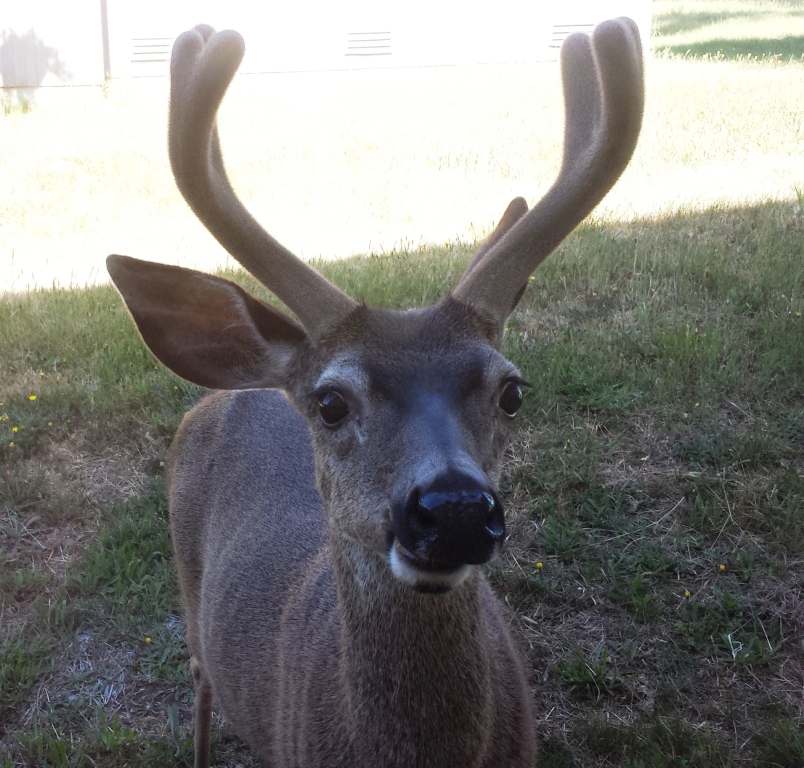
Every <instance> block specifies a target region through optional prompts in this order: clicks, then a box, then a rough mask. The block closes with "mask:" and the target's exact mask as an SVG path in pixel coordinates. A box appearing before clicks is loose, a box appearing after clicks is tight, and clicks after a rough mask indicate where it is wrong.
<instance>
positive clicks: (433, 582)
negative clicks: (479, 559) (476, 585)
mask: <svg viewBox="0 0 804 768" xmlns="http://www.w3.org/2000/svg"><path fill="white" fill-rule="evenodd" d="M388 559H389V561H390V563H391V572H392V573H393V574H394V576H396V577H397V578H398V579H399V580H400V581H404V582H405V584H409V585H410V586H411V587H413V588H414V589H418V590H421V591H424V592H448V591H449V590H450V589H455V587H457V586H459V585H461V584H462V583H463V582H464V580H465V579H466V577H467V576H468V575H469V574H470V573H471V572H472V566H471V565H462V566H460V567H459V568H457V569H455V570H454V571H424V570H422V569H421V568H417V567H416V566H415V565H413V563H411V562H410V561H409V560H408V559H407V558H406V557H405V556H404V555H402V554H400V553H399V552H398V551H397V548H396V545H394V546H393V547H391V552H390V553H389V555H388Z"/></svg>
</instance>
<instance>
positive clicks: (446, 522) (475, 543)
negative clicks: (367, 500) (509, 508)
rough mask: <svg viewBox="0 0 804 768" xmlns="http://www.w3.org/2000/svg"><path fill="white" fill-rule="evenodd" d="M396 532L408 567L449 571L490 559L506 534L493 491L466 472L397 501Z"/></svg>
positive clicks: (394, 521) (430, 484) (410, 492)
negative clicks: (400, 501) (398, 502)
mask: <svg viewBox="0 0 804 768" xmlns="http://www.w3.org/2000/svg"><path fill="white" fill-rule="evenodd" d="M392 522H393V529H394V536H395V537H396V540H397V541H398V543H399V546H400V548H401V551H402V554H403V555H404V556H405V558H406V559H407V560H408V563H409V565H411V566H413V567H415V568H417V569H420V570H422V571H428V572H450V571H456V570H458V569H459V568H461V567H463V566H467V565H479V564H481V563H486V562H488V561H489V560H491V559H492V558H493V557H495V556H496V555H497V554H499V552H500V550H501V548H502V544H503V540H504V538H505V515H504V510H503V505H502V503H501V502H500V500H499V498H498V497H497V494H496V493H495V492H494V491H493V489H491V488H489V487H488V486H486V485H485V484H483V483H481V482H479V481H478V480H476V479H475V478H473V477H471V476H469V475H466V474H463V473H454V474H453V473H450V474H445V475H441V476H439V477H437V478H435V480H433V481H432V482H431V483H429V484H427V485H426V486H424V487H420V486H416V487H414V488H413V489H411V490H410V491H409V492H408V494H407V495H406V497H405V498H404V500H403V501H402V503H400V504H396V505H394V510H393V520H392Z"/></svg>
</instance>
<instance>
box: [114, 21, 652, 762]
mask: <svg viewBox="0 0 804 768" xmlns="http://www.w3.org/2000/svg"><path fill="white" fill-rule="evenodd" d="M243 50H244V45H243V41H242V39H241V37H240V36H239V35H238V34H237V33H235V32H231V31H227V32H220V33H218V34H213V32H212V30H211V29H209V28H207V27H198V28H196V29H195V30H192V31H190V32H185V33H184V34H183V35H181V36H180V37H179V38H178V40H177V41H176V44H175V47H174V50H173V57H172V64H171V95H170V128H169V154H170V161H171V165H172V168H173V173H174V175H175V178H176V182H177V184H178V186H179V189H180V190H181V192H182V194H183V195H184V197H185V199H186V200H187V202H188V203H189V205H190V207H191V208H192V210H193V211H194V212H195V214H196V215H197V216H198V218H199V219H200V220H201V221H202V222H203V223H204V225H206V227H207V228H208V229H209V230H210V232H211V233H212V234H213V235H214V236H215V237H216V238H217V239H218V240H219V241H220V243H221V244H222V245H223V246H224V247H225V248H226V249H227V250H228V251H229V253H231V254H232V255H233V256H234V257H235V258H236V259H237V260H238V261H239V262H240V263H241V264H242V265H243V267H245V268H246V269H247V270H248V271H249V272H251V273H252V274H253V275H255V276H256V277H257V278H258V279H259V280H260V281H261V282H262V283H264V284H265V285H266V286H267V287H268V288H269V289H270V290H271V291H272V292H273V293H274V294H275V295H276V296H277V297H278V298H280V299H281V300H282V301H283V302H284V303H285V304H286V305H287V307H289V308H290V309H291V310H292V311H293V312H294V313H295V315H296V318H298V319H293V318H291V316H290V315H288V314H285V313H284V312H280V311H279V310H277V309H274V308H272V307H270V306H268V305H266V304H264V303H262V302H261V301H258V300H257V299H255V298H253V297H251V296H250V295H248V294H247V293H246V292H245V291H243V290H242V289H241V288H240V287H238V286H237V285H235V284H234V283H231V282H228V281H226V280H223V279H220V278H218V277H214V276H210V275H206V274H202V273H200V272H195V271H191V270H187V269H181V268H178V267H174V266H164V265H157V264H153V263H149V262H144V261H138V260H135V259H131V258H128V257H124V256H110V257H109V259H108V262H107V263H108V268H109V272H110V273H111V276H112V278H113V280H114V283H115V284H116V286H117V288H118V289H119V291H120V293H121V294H122V296H123V298H124V300H125V302H126V304H127V305H128V308H129V310H130V311H131V314H132V315H133V317H134V320H135V322H136V325H137V327H138V329H139V331H140V333H141V335H142V338H143V339H144V341H145V343H146V344H147V345H148V346H149V347H150V348H151V350H152V351H153V353H154V354H155V355H156V357H158V358H159V360H161V361H162V362H163V363H164V364H165V365H166V366H168V367H169V368H171V369H172V370H173V371H175V372H176V373H177V374H178V375H179V376H183V377H184V378H186V379H188V380H189V381H192V382H195V383H196V384H200V385H202V386H205V387H210V388H213V389H220V390H229V391H226V392H217V393H214V394H212V395H210V396H209V397H207V398H206V399H204V400H202V401H201V402H200V403H199V404H198V405H197V406H196V407H195V408H193V409H192V410H191V411H190V412H189V413H188V414H187V416H186V417H185V419H184V421H183V423H182V425H181V427H180V429H179V431H178V433H177V435H176V438H175V440H174V443H173V446H172V448H171V457H170V485H169V495H170V519H171V531H172V537H173V544H174V547H175V553H176V564H177V568H178V574H179V582H180V587H181V594H182V597H183V601H184V607H185V611H186V620H187V644H188V646H189V650H190V653H191V669H192V674H193V677H194V682H195V693H196V702H195V765H196V766H199V767H200V766H207V765H208V762H209V752H210V728H211V713H212V702H213V700H214V701H215V702H216V705H217V706H219V708H220V711H221V712H222V713H223V714H224V716H225V717H226V718H227V719H228V720H229V721H230V722H231V723H232V725H233V726H234V728H235V729H236V731H237V732H238V733H239V734H240V735H241V736H242V737H243V738H244V739H245V740H246V741H247V742H248V743H249V745H250V746H251V748H252V749H253V750H254V751H255V752H256V753H257V754H258V755H259V756H260V757H261V758H262V759H263V760H264V761H265V763H266V764H267V765H269V766H277V767H281V768H285V767H289V766H297V767H298V768H316V767H324V766H349V767H355V768H379V767H382V766H388V767H389V768H390V767H391V766H398V767H400V768H401V767H402V766H404V768H417V767H420V768H423V767H425V766H426V767H427V768H469V767H470V766H476V767H480V766H484V767H487V768H488V767H490V766H495V767H497V768H509V767H511V768H513V767H514V766H516V767H520V766H528V768H531V767H532V766H533V765H534V762H535V759H536V736H535V732H534V731H535V728H534V720H533V715H532V701H531V695H530V693H529V687H528V683H527V678H526V674H525V672H524V669H523V665H522V662H521V661H520V659H519V657H518V654H517V651H516V650H515V647H514V644H513V642H512V639H511V636H510V634H509V632H508V629H507V626H506V622H505V620H504V617H503V611H502V608H501V605H500V603H499V601H498V600H497V598H496V597H495V596H494V595H493V593H492V590H491V588H490V586H489V584H488V582H487V580H486V578H485V576H484V575H483V573H482V569H480V568H479V566H481V565H482V564H484V563H486V562H488V561H489V560H491V559H492V558H494V557H495V556H496V555H497V554H498V553H499V552H500V550H501V548H502V546H503V541H504V539H505V519H504V514H503V505H502V503H501V501H500V498H499V495H498V493H497V490H496V487H497V482H498V474H499V463H500V457H501V453H502V451H503V449H504V447H505V445H506V441H507V440H508V439H509V436H510V434H511V431H512V429H513V426H514V417H515V415H516V413H517V410H518V409H519V407H520V405H521V403H522V388H523V387H524V386H525V382H524V381H523V380H522V377H521V375H520V373H519V372H518V370H517V368H516V367H515V366H514V365H513V364H512V363H511V362H509V361H508V360H506V359H505V357H503V355H502V354H501V353H500V351H499V349H500V345H501V341H502V336H503V330H504V324H505V322H506V319H507V317H508V315H509V314H510V313H511V312H512V311H513V309H514V307H515V306H516V304H517V302H518V301H519V298H520V297H521V295H522V293H523V290H524V286H525V285H526V284H527V281H528V277H529V276H530V274H531V273H532V272H533V271H534V269H535V268H536V267H537V266H538V265H539V263H540V262H541V261H542V260H543V259H544V258H545V257H546V256H547V255H548V254H549V253H550V252H551V251H552V250H554V248H555V247H556V246H557V245H558V244H559V243H560V242H561V241H562V240H563V239H564V238H565V237H566V236H567V235H568V234H569V233H570V232H571V231H572V230H573V229H574V228H575V227H576V226H577V225H578V223H579V222H580V221H581V220H582V219H584V218H585V217H586V215H587V214H588V213H589V212H590V211H591V210H592V209H593V208H594V207H595V206H596V205H597V203H598V202H599V201H600V200H601V199H602V198H603V196H604V195H605V194H606V193H607V191H608V190H609V189H610V188H611V186H612V185H613V184H614V183H615V181H616V180H617V178H618V177H619V176H620V174H621V173H622V171H623V169H624V168H625V166H626V165H627V163H628V161H629V159H630V157H631V154H632V152H633V149H634V147H635V144H636V141H637V136H638V134H639V129H640V124H641V119H642V105H643V85H642V58H641V48H640V43H639V37H638V33H637V30H636V27H635V25H634V24H633V22H631V21H630V20H628V19H619V20H616V21H608V22H605V23H603V24H602V25H600V26H599V27H598V28H597V29H596V30H595V31H594V33H593V34H592V36H591V37H589V36H586V35H581V34H576V35H572V36H570V37H569V38H568V39H567V41H566V43H565V44H564V46H563V51H562V71H563V80H564V88H565V102H566V106H565V110H566V132H565V148H564V159H563V164H562V167H561V170H560V172H559V175H558V178H557V180H556V181H555V183H554V185H553V186H552V187H551V188H550V190H549V191H548V192H547V194H546V195H545V197H544V198H543V199H542V200H541V201H540V202H539V203H538V204H537V205H536V206H535V207H534V208H533V209H532V210H528V206H527V204H526V203H525V201H524V200H523V199H521V198H517V199H516V200H514V201H513V202H512V203H511V204H510V205H509V207H508V209H507V210H506V211H505V214H504V215H503V217H502V220H501V222H500V224H499V225H498V227H497V228H496V230H495V231H494V232H493V234H492V235H491V236H490V238H489V239H488V240H487V241H486V242H485V243H484V244H483V246H482V247H481V248H480V249H479V251H478V252H477V254H476V255H475V256H474V258H473V259H472V260H471V262H470V264H469V266H468V268H467V269H466V272H465V273H464V274H463V276H462V277H461V279H460V281H459V282H458V284H457V286H456V287H455V289H454V290H453V291H452V292H451V294H450V295H448V296H447V297H446V298H444V299H443V300H441V301H440V302H439V303H438V304H436V305H434V306H431V307H427V308H424V309H414V310H409V311H394V310H385V309H383V310H378V309H371V308H368V307H366V306H365V305H364V304H362V303H360V302H356V301H354V300H352V299H351V298H349V297H348V296H347V295H345V294H344V293H342V292H341V291H340V290H339V289H338V288H336V287H335V286H333V285H332V284H331V283H329V282H328V281H327V280H326V279H324V278H323V277H322V276H321V275H320V274H318V273H317V272H316V271H315V270H313V269H312V268H311V267H310V266H309V265H307V264H305V263H304V262H302V261H301V260H299V259H298V258H296V257H295V256H294V255H292V254H291V253H290V252H289V251H288V250H286V249H285V248H284V247H283V246H282V245H280V244H279V243H278V242H277V241H276V240H274V239H273V238H272V237H271V236H270V235H269V234H268V233H267V232H265V230H263V229H262V228H261V227H260V225H259V224H258V223H257V222H256V221H255V220H254V219H253V218H252V217H251V215H250V214H249V213H248V212H247V211H246V209H245V207H244V206H243V204H242V203H241V202H240V201H239V200H238V198H237V197H236V195H235V193H234V191H233V190H232V187H231V185H230V184H229V181H228V180H227V177H226V174H225V171H224V166H223V161H222V158H221V153H220V147H219V142H218V135H217V130H216V127H215V118H216V114H217V110H218V107H219V104H220V102H221V99H222V98H223V95H224V92H225V91H226V88H227V87H228V85H229V83H230V82H231V80H232V78H233V77H234V73H235V71H236V69H237V67H238V65H239V63H240V61H241V58H242V55H243Z"/></svg>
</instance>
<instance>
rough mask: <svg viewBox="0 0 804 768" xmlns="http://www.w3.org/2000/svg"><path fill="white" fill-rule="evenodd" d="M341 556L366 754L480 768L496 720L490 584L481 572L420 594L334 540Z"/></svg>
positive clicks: (354, 703) (345, 650) (344, 616)
mask: <svg viewBox="0 0 804 768" xmlns="http://www.w3.org/2000/svg"><path fill="white" fill-rule="evenodd" d="M336 537H337V534H333V539H334V538H336ZM333 554H334V558H333V559H334V566H335V576H336V583H337V590H338V603H339V611H340V627H341V629H340V631H341V646H342V647H341V652H342V653H341V671H342V675H343V678H342V679H343V685H344V687H345V691H344V692H345V694H346V700H347V701H348V702H349V710H350V713H349V714H350V719H351V721H352V723H353V726H354V730H353V733H354V734H355V737H356V738H357V739H358V740H360V741H362V742H363V745H362V750H363V751H364V753H365V754H366V756H367V757H372V756H374V757H377V758H379V757H380V756H382V755H385V756H389V749H390V750H391V751H392V752H394V750H395V753H394V760H393V761H390V762H389V763H388V764H397V762H399V763H400V764H406V765H410V766H415V765H419V764H420V762H421V761H422V759H423V757H422V756H423V755H429V758H428V760H430V759H434V758H437V756H438V755H442V756H443V757H442V759H440V760H438V759H435V761H433V762H427V765H433V766H436V765H437V766H441V765H444V766H447V765H449V766H453V767H454V766H455V765H465V766H471V765H475V764H476V762H477V760H478V756H479V755H481V754H482V753H483V752H485V749H486V747H487V744H488V740H489V738H490V730H491V721H492V718H493V704H492V684H491V679H490V678H491V675H492V666H493V662H492V649H491V648H490V647H489V640H488V627H487V626H486V617H485V615H484V613H483V610H482V605H481V603H482V599H483V595H482V592H481V588H482V586H483V584H482V577H481V576H480V575H479V574H477V573H473V574H471V575H470V576H469V577H468V578H467V579H466V580H465V581H464V583H462V584H461V585H460V586H459V587H457V588H455V589H453V590H451V591H450V592H448V593H446V594H439V595H432V594H419V593H417V592H415V591H414V590H413V589H412V588H411V587H409V586H407V585H405V584H403V583H402V582H400V581H399V580H398V579H397V578H396V577H394V576H393V574H392V573H391V570H390V568H389V566H388V563H387V561H386V559H385V558H384V557H383V556H382V555H380V554H377V553H374V552H370V551H367V550H366V549H365V548H363V547H361V546H359V545H357V544H356V543H354V542H352V541H350V540H345V539H340V540H339V541H337V542H336V541H333ZM386 712H387V713H393V716H392V717H385V716H384V713H386ZM367 724H371V726H370V727H368V725H367ZM376 764H377V765H380V764H385V763H384V760H381V761H380V762H377V763H376Z"/></svg>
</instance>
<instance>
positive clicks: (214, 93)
mask: <svg viewBox="0 0 804 768" xmlns="http://www.w3.org/2000/svg"><path fill="white" fill-rule="evenodd" d="M244 50H245V45H244V43H243V38H242V37H240V35H239V34H237V32H232V31H225V32H219V33H217V34H214V33H213V30H212V28H211V27H207V26H199V27H196V29H193V30H190V31H189V32H184V33H183V34H182V35H181V36H180V37H179V38H178V39H177V40H176V44H175V45H174V47H173V55H172V58H171V63H170V81H171V85H170V128H169V138H168V145H169V153H170V164H171V166H172V168H173V175H174V176H175V178H176V183H177V185H178V187H179V190H180V191H181V193H182V195H183V196H184V199H185V200H186V201H187V202H188V203H189V205H190V208H192V209H193V212H194V213H195V214H196V216H198V218H199V219H200V220H201V222H202V223H203V224H204V225H205V226H206V227H207V229H209V231H210V232H211V233H212V234H213V235H214V236H215V238H216V239H217V240H218V242H219V243H220V244H221V245H222V246H223V247H224V248H225V249H226V250H227V251H228V252H229V253H230V254H231V255H232V256H233V257H234V258H235V259H237V261H239V262H240V264H242V265H243V266H244V267H245V268H246V269H247V270H248V271H249V272H251V274H252V275H254V276H255V277H256V278H257V279H258V280H260V281H261V282H262V283H263V284H264V285H265V286H267V287H268V288H269V289H270V290H271V291H272V292H273V293H274V294H276V296H278V297H279V298H280V299H281V300H282V301H284V302H285V304H287V305H288V307H290V309H292V310H293V311H294V312H295V313H296V315H298V317H299V319H300V320H301V322H302V324H303V325H304V327H305V328H306V329H307V331H308V332H314V331H315V329H317V328H323V327H325V326H327V325H330V324H332V323H334V322H336V321H337V320H339V319H340V318H342V317H343V316H345V315H346V314H347V313H348V312H349V311H350V310H351V309H353V308H354V306H355V302H354V301H353V300H352V299H350V298H349V297H348V296H347V295H346V294H345V293H343V292H342V291H341V290H339V289H338V288H336V287H335V286H334V285H332V283H330V282H328V281H327V280H326V279H325V278H324V277H322V276H321V275H320V274H319V273H318V272H316V271H315V270H314V269H312V268H311V267H309V266H308V265H307V264H305V263H304V262H303V261H301V260H300V259H299V258H298V257H296V256H294V255H293V254H292V253H291V252H290V251H289V250H287V248H285V247H284V246H283V245H281V244H280V243H278V242H277V241H276V240H275V239H274V238H273V237H271V236H270V235H269V234H268V233H267V232H266V231H265V230H264V229H263V228H262V227H261V226H260V225H259V224H258V223H257V221H256V220H255V219H254V217H253V216H252V215H251V214H250V213H249V212H248V211H247V210H246V208H245V206H244V205H243V204H242V203H241V202H240V200H239V199H238V198H237V195H236V194H235V192H234V190H233V189H232V186H231V184H230V183H229V179H228V178H227V176H226V171H225V169H224V166H223V158H222V156H221V151H220V143H219V139H218V130H217V127H216V125H215V117H216V115H217V112H218V107H219V105H220V103H221V99H222V98H223V95H224V93H225V92H226V89H227V88H228V86H229V83H230V82H231V81H232V78H233V77H234V74H235V72H236V70H237V68H238V66H239V65H240V62H241V60H242V58H243V52H244Z"/></svg>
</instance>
